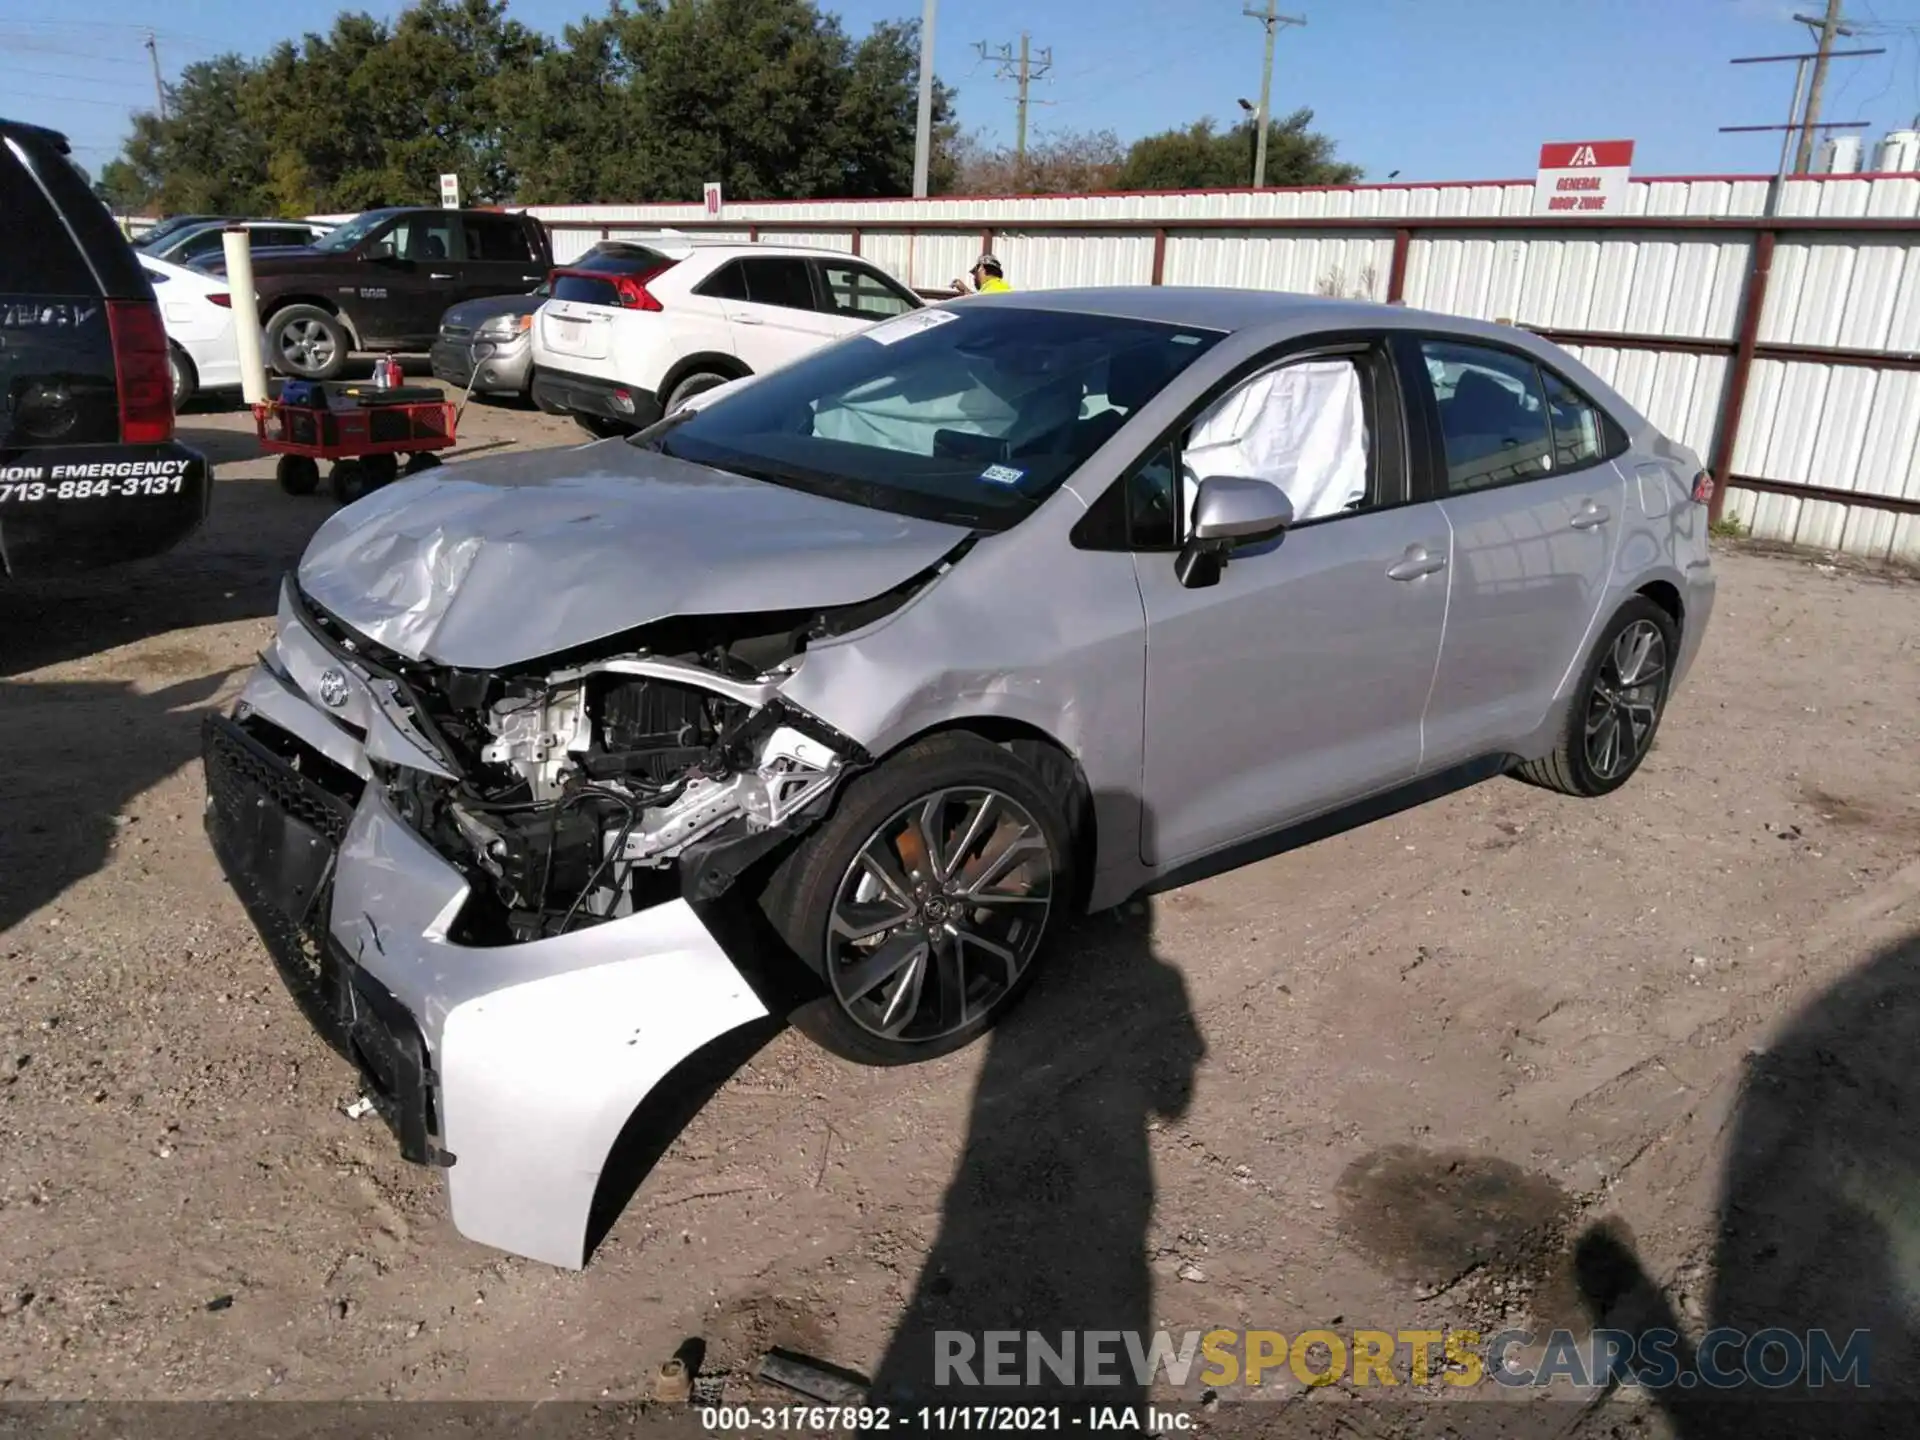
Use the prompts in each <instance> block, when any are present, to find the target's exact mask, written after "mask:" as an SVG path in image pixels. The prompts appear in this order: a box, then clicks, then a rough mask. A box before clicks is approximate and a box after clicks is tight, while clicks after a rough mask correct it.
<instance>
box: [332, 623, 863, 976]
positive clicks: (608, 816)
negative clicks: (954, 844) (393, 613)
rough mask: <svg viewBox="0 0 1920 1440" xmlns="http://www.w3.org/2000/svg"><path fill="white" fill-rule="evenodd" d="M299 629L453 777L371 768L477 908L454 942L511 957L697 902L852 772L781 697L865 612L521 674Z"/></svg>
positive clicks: (846, 746) (822, 734)
mask: <svg viewBox="0 0 1920 1440" xmlns="http://www.w3.org/2000/svg"><path fill="white" fill-rule="evenodd" d="M865 608H866V607H861V609H862V610H863V611H864V610H865ZM303 618H306V619H307V620H308V621H309V623H310V624H311V625H312V627H313V628H315V629H316V630H319V631H321V632H322V633H324V634H325V635H326V637H327V639H328V640H329V641H331V642H333V643H334V644H335V645H337V646H338V647H339V649H340V650H341V651H342V652H344V653H346V654H350V655H351V656H352V658H353V660H354V661H355V663H356V664H357V665H359V666H361V667H362V668H364V669H366V670H367V671H368V672H369V674H370V675H371V676H372V677H373V679H374V687H375V688H376V689H380V690H384V691H385V693H386V694H388V695H389V696H390V697H391V700H392V702H393V703H394V704H395V705H397V707H398V708H399V709H400V710H402V711H404V712H405V718H406V719H407V720H408V721H410V722H411V723H410V726H409V728H410V729H411V730H412V732H413V733H414V734H415V735H416V736H417V737H418V738H420V739H421V740H422V742H423V743H424V744H426V745H427V746H428V747H429V748H430V749H432V750H433V751H434V752H435V753H436V754H437V756H438V758H439V759H441V760H442V761H443V762H444V763H445V764H446V767H447V769H448V771H449V775H448V776H441V775H435V774H432V773H430V772H428V771H426V770H422V769H412V768H408V767H405V766H383V767H381V768H382V773H381V775H380V779H381V780H382V781H383V782H384V783H385V785H386V786H387V789H388V792H389V795H390V796H391V798H392V800H393V802H394V805H395V807H396V809H397V810H398V811H399V813H400V814H401V816H402V817H403V818H404V819H405V820H406V821H407V822H408V824H410V825H411V826H412V827H413V828H414V829H415V830H416V831H418V832H419V833H420V834H421V835H422V836H423V837H424V838H425V839H427V840H428V841H429V842H430V843H431V844H432V845H433V846H434V848H435V849H436V850H438V851H439V852H440V853H441V854H442V855H444V856H445V857H446V858H447V859H448V860H450V861H451V862H453V863H454V864H455V865H456V866H458V867H459V868H460V870H461V871H462V872H463V873H465V874H466V875H467V876H468V878H469V880H470V882H471V883H472V885H473V894H474V899H475V901H477V902H479V903H470V904H469V905H468V907H467V909H466V911H465V912H463V914H462V916H461V917H460V921H459V927H458V929H459V934H458V936H457V938H458V939H459V940H460V941H461V943H465V944H469V945H472V944H519V943H524V942H526V941H530V940H538V939H541V938H544V937H546V936H550V935H558V934H562V933H564V932H566V931H568V930H575V929H579V928H581V927H582V926H586V925H591V924H595V923H598V922H602V921H606V920H612V919H617V918H619V917H621V916H624V915H630V914H632V913H633V912H634V911H635V910H638V909H644V908H646V907H648V906H650V905H654V904H658V903H660V902H662V901H664V900H667V899H671V898H673V897H674V896H677V895H687V896H689V897H690V898H695V899H704V898H710V897H711V896H712V895H715V894H718V893H719V892H721V891H723V890H725V889H726V888H727V887H728V886H729V885H731V884H732V882H733V881H734V880H735V879H736V878H737V877H738V875H739V874H740V872H741V871H742V870H744V869H745V868H747V866H749V865H751V864H752V863H754V862H755V861H756V860H758V859H759V858H761V857H762V856H764V855H765V854H767V853H769V852H770V851H771V850H772V849H774V848H776V847H777V846H778V845H779V843H780V842H781V841H782V840H784V839H785V838H787V837H788V836H791V835H794V834H797V833H798V832H799V831H800V830H802V829H804V828H807V827H808V826H810V825H811V824H812V823H813V822H815V821H816V820H818V819H819V818H820V816H821V815H823V814H824V813H825V810H826V807H827V804H828V802H829V801H830V799H831V796H832V793H833V791H834V789H835V788H836V787H837V785H838V784H839V782H840V781H841V779H842V778H843V777H844V775H845V774H846V772H847V770H848V769H849V768H850V767H857V766H859V765H861V764H864V763H865V759H866V757H865V756H864V755H863V754H862V753H861V752H860V750H859V747H857V746H855V745H854V744H853V743H852V742H851V741H849V740H847V739H846V738H845V737H844V736H841V735H839V734H837V733H836V732H834V731H833V730H832V729H831V728H829V727H828V726H826V725H824V724H823V723H822V722H820V721H818V720H816V719H814V718H813V717H812V716H810V715H807V714H806V713H805V712H803V711H801V710H799V709H798V708H797V707H794V706H792V705H790V704H789V703H788V702H787V701H785V700H784V699H783V698H782V697H781V696H780V694H779V685H780V682H781V681H782V680H783V679H784V678H785V676H786V674H787V673H788V672H789V670H790V667H791V666H792V665H793V664H794V663H795V656H796V655H797V654H798V652H799V650H800V649H802V648H804V643H805V639H806V638H812V637H814V636H818V635H820V634H826V633H834V629H837V628H839V627H838V626H837V625H836V626H835V627H834V629H829V628H827V627H828V626H829V625H830V624H832V623H833V622H834V621H838V622H840V624H846V623H853V622H857V621H859V620H861V619H864V618H865V616H864V615H863V614H846V615H842V616H834V617H824V616H817V617H811V618H812V622H813V623H812V624H811V625H809V626H808V627H806V629H805V632H804V634H796V633H793V632H784V633H780V634H776V635H772V636H762V637H758V638H757V639H756V640H749V641H746V642H737V641H736V642H734V643H731V644H711V645H708V646H705V647H704V648H702V649H699V650H693V651H685V650H683V651H680V653H677V654H672V655H667V654H661V653H658V652H657V651H654V650H650V649H636V650H633V651H631V652H629V653H622V654H615V655H609V656H606V657H604V658H598V659H593V660H581V661H578V662H576V663H573V664H570V665H562V666H561V667H560V668H557V669H554V670H551V671H547V672H545V673H534V672H531V671H529V672H528V673H518V674H495V673H487V672H475V671H461V670H452V669H447V668H444V667H435V666H432V665H426V664H419V663H414V662H408V661H405V660H403V659H401V658H400V657H398V656H394V655H391V654H390V653H386V652H383V651H381V650H380V649H379V647H377V646H373V645H371V644H370V643H369V642H367V641H366V640H365V639H364V638H363V637H359V636H356V635H354V634H353V633H352V632H351V631H348V630H346V629H345V628H344V627H342V626H341V625H339V623H338V622H337V621H333V620H332V619H331V617H328V616H325V615H324V614H322V613H320V612H317V611H315V610H313V609H311V608H307V613H306V615H305V616H304V617H303ZM755 618H757V619H760V620H762V621H764V620H766V619H768V618H770V617H755ZM771 618H777V619H782V620H785V619H789V618H791V617H771ZM647 638H655V637H651V636H650V637H647ZM658 638H661V639H668V640H680V641H682V642H684V641H687V640H690V639H695V638H708V637H705V636H699V637H696V636H694V635H691V634H685V633H683V634H679V635H666V634H662V635H660V636H659V637H658Z"/></svg>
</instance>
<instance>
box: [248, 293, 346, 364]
mask: <svg viewBox="0 0 1920 1440" xmlns="http://www.w3.org/2000/svg"><path fill="white" fill-rule="evenodd" d="M350 349H351V344H350V342H349V341H348V339H347V330H346V327H345V326H344V325H342V324H341V323H340V321H339V318H338V317H337V316H334V315H329V314H328V313H327V312H326V311H324V310H322V309H321V308H320V307H319V306H318V305H289V306H287V308H286V309H284V310H280V311H277V312H275V314H274V317H273V319H272V320H270V321H268V322H267V363H268V364H270V365H272V366H273V368H274V369H276V370H278V371H279V372H280V373H281V374H282V375H290V376H292V377H293V378H294V379H296V380H332V379H335V378H336V377H338V375H339V374H340V372H341V371H342V370H344V369H345V368H346V365H347V356H348V353H349V351H350Z"/></svg>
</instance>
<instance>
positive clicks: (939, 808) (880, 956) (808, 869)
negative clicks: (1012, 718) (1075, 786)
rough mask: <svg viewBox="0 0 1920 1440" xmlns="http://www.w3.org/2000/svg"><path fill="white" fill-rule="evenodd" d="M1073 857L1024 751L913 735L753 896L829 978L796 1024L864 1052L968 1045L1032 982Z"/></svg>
mask: <svg viewBox="0 0 1920 1440" xmlns="http://www.w3.org/2000/svg"><path fill="white" fill-rule="evenodd" d="M1073 861H1074V855H1073V847H1072V831H1071V828H1070V826H1069V824H1068V821H1067V817H1066V813H1065V812H1064V810H1063V808H1062V804H1061V797H1057V796H1056V795H1054V794H1053V793H1052V792H1051V791H1050V790H1049V788H1048V786H1047V785H1046V783H1045V782H1044V780H1043V779H1042V777H1041V775H1040V774H1039V772H1037V771H1036V770H1035V769H1034V767H1033V766H1031V765H1029V764H1028V763H1026V762H1025V761H1024V760H1022V759H1020V758H1018V757H1016V756H1015V755H1013V754H1011V753H1009V752H1008V751H1007V750H1005V749H1003V748H1002V747H1000V746H998V745H995V744H992V743H991V742H989V741H987V740H984V739H982V738H981V737H979V736H977V735H971V734H967V733H964V732H949V733H946V734H941V735H935V736H931V737H929V738H927V739H925V740H922V741H918V742H916V743H915V744H913V745H911V746H909V747H908V748H907V749H905V750H903V751H901V752H900V753H899V754H897V755H895V756H893V757H891V758H890V759H888V760H886V761H885V762H883V763H882V764H880V765H879V766H878V767H876V768H875V769H873V770H871V771H869V772H867V773H866V774H864V775H862V776H860V777H859V778H857V779H856V780H854V781H853V783H852V784H850V785H849V786H848V787H847V789H846V791H845V793H844V794H843V795H842V796H841V798H840V802H839V804H838V805H837V806H836V807H835V809H834V812H833V814H832V815H831V816H829V817H828V819H827V821H826V822H825V823H824V824H823V825H822V826H821V827H820V828H819V829H818V830H816V831H814V832H813V833H812V834H811V835H809V836H808V837H807V839H806V840H805V841H804V842H803V843H802V844H801V845H800V847H799V848H798V849H796V850H795V851H794V852H793V853H792V854H791V855H789V856H788V857H787V858H786V860H785V861H783V862H782V864H781V865H780V867H779V869H778V870H776V871H775V873H774V875H773V878H772V880H771V881H770V882H769V884H768V886H767V889H766V891H765V893H764V894H763V895H762V897H761V906H762V909H763V910H764V911H765V912H766V914H767V917H768V919H769V920H770V921H771V922H772V924H773V927H774V929H775V930H776V931H778V932H779V934H780V935H781V937H782V938H783V939H784V940H785V941H786V942H787V944H788V945H790V946H792V947H793V949H794V950H795V951H796V952H797V953H798V954H799V956H800V957H801V959H802V960H804V961H805V962H806V963H807V964H808V965H809V966H810V967H811V968H812V969H813V970H814V971H815V972H816V973H817V974H819V975H820V976H821V977H822V978H823V979H824V980H825V982H826V991H827V993H826V994H825V995H823V996H821V997H819V998H818V999H816V1000H813V1001H810V1002H808V1003H807V1004H806V1005H803V1006H802V1007H801V1008H800V1009H799V1010H797V1011H796V1012H795V1013H794V1015H793V1016H792V1020H793V1024H794V1026H795V1027H796V1028H797V1029H799V1030H801V1031H802V1032H803V1033H805V1034H806V1035H808V1036H809V1037H811V1038H812V1039H813V1040H814V1041H816V1042H817V1043H819V1044H820V1045H821V1046H822V1047H824V1048H825V1049H827V1050H829V1051H831V1052H833V1053H834V1054H836V1055H839V1056H841V1057H842V1058H844V1059H848V1060H853V1061H856V1062H857V1063H860V1064H863V1065H900V1064H910V1063H913V1062H916V1061H920V1060H931V1059H933V1058H934V1057H936V1056H939V1055H945V1054H948V1053H950V1052H952V1051H954V1050H958V1049H960V1048H962V1047H963V1046H965V1045H968V1044H971V1043H972V1042H973V1041H974V1040H976V1039H977V1038H979V1037H980V1036H981V1035H983V1034H985V1033H986V1032H987V1031H988V1030H989V1029H991V1028H992V1027H993V1026H994V1025H995V1024H997V1023H998V1022H999V1020H1000V1019H1001V1017H1002V1016H1004V1015H1005V1014H1006V1013H1007V1012H1008V1011H1009V1010H1011V1009H1012V1008H1013V1006H1014V1004H1015V1003H1016V1002H1017V1001H1018V1000H1019V998H1020V996H1021V995H1022V994H1023V993H1025V991H1026V988H1027V986H1028V984H1030V983H1031V981H1032V979H1033V975H1034V973H1035V970H1036V969H1037V966H1038V962H1039V960H1040V957H1041V956H1042V954H1043V953H1044V950H1045V946H1046V943H1047V941H1048V939H1049V938H1050V937H1051V936H1052V934H1053V933H1054V931H1055V930H1056V929H1057V928H1058V926H1059V925H1060V924H1061V923H1062V922H1063V920H1064V917H1065V914H1066V912H1067V910H1068V909H1069V908H1070V907H1071V904H1072V897H1073V896H1074V894H1075V893H1076V892H1075V888H1074V883H1073V878H1074V877H1073V874H1072V867H1073Z"/></svg>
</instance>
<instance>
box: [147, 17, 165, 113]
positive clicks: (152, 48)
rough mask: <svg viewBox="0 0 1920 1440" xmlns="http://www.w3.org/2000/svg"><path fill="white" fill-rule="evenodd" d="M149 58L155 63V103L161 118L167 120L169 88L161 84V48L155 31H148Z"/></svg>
mask: <svg viewBox="0 0 1920 1440" xmlns="http://www.w3.org/2000/svg"><path fill="white" fill-rule="evenodd" d="M146 43H147V58H148V59H149V60H151V61H152V62H153V102H154V104H155V105H156V106H157V107H158V108H159V112H160V118H161V119H162V120H164V119H166V118H167V87H166V86H164V85H162V84H161V83H160V47H159V45H158V44H157V43H155V41H154V38H153V31H151V30H149V31H147V42H146Z"/></svg>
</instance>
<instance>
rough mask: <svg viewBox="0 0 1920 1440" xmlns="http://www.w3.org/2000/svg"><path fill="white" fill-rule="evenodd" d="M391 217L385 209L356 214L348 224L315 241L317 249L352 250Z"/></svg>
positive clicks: (338, 251) (335, 253)
mask: <svg viewBox="0 0 1920 1440" xmlns="http://www.w3.org/2000/svg"><path fill="white" fill-rule="evenodd" d="M390 218H391V217H390V216H389V215H388V213H387V212H386V211H384V210H369V211H367V213H366V214H364V215H356V216H354V217H353V219H351V220H349V221H347V222H346V224H344V225H341V226H339V227H337V228H336V229H333V230H329V231H328V232H327V233H326V234H325V235H322V236H321V237H320V238H319V239H318V240H316V241H314V242H313V248H314V249H316V250H325V251H327V252H328V253H330V254H334V255H337V254H339V253H340V252H341V251H342V250H351V249H353V247H354V246H356V245H358V244H359V243H360V242H361V241H362V240H364V239H366V238H367V236H368V235H369V234H370V233H371V232H373V231H375V230H377V229H379V228H380V226H381V225H382V224H384V223H385V222H386V221H387V220H388V219H390Z"/></svg>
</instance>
